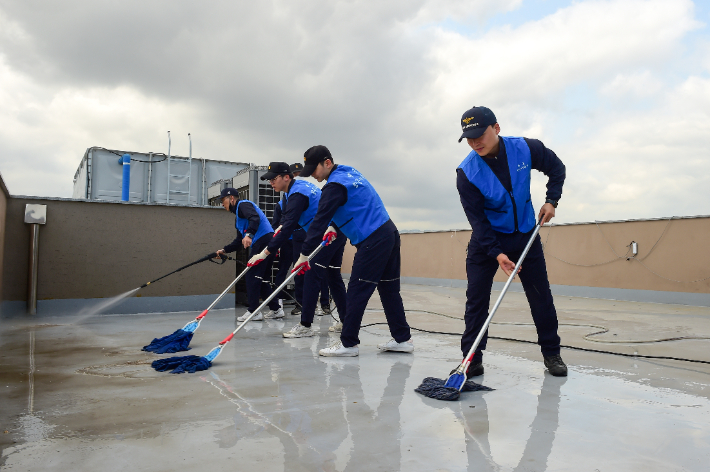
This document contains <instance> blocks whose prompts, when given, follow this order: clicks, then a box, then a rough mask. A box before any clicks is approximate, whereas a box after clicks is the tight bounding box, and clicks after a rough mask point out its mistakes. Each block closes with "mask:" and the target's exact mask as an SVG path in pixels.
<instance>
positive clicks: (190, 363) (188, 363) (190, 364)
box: [151, 346, 223, 374]
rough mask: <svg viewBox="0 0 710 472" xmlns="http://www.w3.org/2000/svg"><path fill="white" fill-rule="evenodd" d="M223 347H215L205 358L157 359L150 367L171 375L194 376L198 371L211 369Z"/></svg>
mask: <svg viewBox="0 0 710 472" xmlns="http://www.w3.org/2000/svg"><path fill="white" fill-rule="evenodd" d="M222 347H223V346H217V347H216V348H214V349H212V350H211V351H210V352H209V353H208V354H207V355H206V356H204V357H200V356H182V357H168V358H167V359H158V360H157V361H153V363H152V364H151V366H152V367H153V368H154V369H155V370H157V371H158V372H165V371H168V370H169V371H170V373H171V374H183V373H185V372H187V373H190V374H194V373H195V372H197V371H200V370H207V369H209V368H210V367H212V361H213V360H214V359H215V357H217V356H218V355H219V353H220V352H221V351H222Z"/></svg>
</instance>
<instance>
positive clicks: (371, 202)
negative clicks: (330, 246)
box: [328, 165, 390, 245]
mask: <svg viewBox="0 0 710 472" xmlns="http://www.w3.org/2000/svg"><path fill="white" fill-rule="evenodd" d="M331 182H335V183H338V184H341V185H343V186H344V187H345V188H346V189H347V191H348V201H347V202H345V205H343V206H341V207H340V208H338V211H336V212H335V216H333V223H335V224H336V225H338V228H340V230H341V231H342V232H343V234H345V236H347V237H348V238H349V239H350V242H351V243H352V244H354V245H357V244H360V243H361V242H362V241H364V240H365V239H366V238H367V237H368V236H370V235H371V234H372V233H374V232H375V230H376V229H378V228H379V227H380V226H382V225H383V224H385V223H387V221H389V219H390V216H389V214H387V210H385V205H384V204H383V203H382V199H380V196H379V195H377V192H375V189H374V188H372V185H371V184H370V182H368V181H367V180H366V179H365V177H363V176H362V174H361V173H360V172H358V171H357V170H355V169H353V168H352V167H349V166H343V165H338V166H337V167H336V168H335V169H333V171H332V172H331V173H330V175H329V176H328V183H331Z"/></svg>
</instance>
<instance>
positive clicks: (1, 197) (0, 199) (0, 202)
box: [0, 175, 10, 303]
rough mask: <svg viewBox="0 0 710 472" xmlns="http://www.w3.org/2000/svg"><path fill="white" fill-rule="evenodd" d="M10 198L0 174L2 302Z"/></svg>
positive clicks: (0, 298) (1, 297) (0, 277)
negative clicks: (6, 226) (6, 218)
mask: <svg viewBox="0 0 710 472" xmlns="http://www.w3.org/2000/svg"><path fill="white" fill-rule="evenodd" d="M9 198H10V192H8V190H7V187H6V186H5V182H4V181H3V179H2V176H1V175H0V303H2V301H3V300H4V295H3V291H2V282H3V271H2V267H3V260H4V257H3V256H4V251H3V250H2V248H3V247H4V245H5V213H6V211H7V201H8V199H9Z"/></svg>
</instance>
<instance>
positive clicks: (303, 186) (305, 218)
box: [281, 180, 320, 231]
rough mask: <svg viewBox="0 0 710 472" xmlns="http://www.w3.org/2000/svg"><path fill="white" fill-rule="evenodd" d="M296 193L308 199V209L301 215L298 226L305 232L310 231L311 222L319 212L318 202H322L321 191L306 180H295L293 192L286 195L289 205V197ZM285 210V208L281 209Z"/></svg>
mask: <svg viewBox="0 0 710 472" xmlns="http://www.w3.org/2000/svg"><path fill="white" fill-rule="evenodd" d="M294 193H300V194H301V195H305V196H306V197H308V208H306V211H304V212H303V213H301V217H300V218H299V219H298V226H300V227H301V228H303V230H304V231H308V227H309V226H311V221H313V218H314V217H315V216H316V213H317V212H318V202H320V189H319V188H318V187H316V186H315V185H313V184H312V183H310V182H306V181H305V180H294V181H293V185H292V186H291V190H289V192H288V193H287V194H286V202H287V204H288V197H290V196H291V195H293V194H294ZM281 208H283V207H281Z"/></svg>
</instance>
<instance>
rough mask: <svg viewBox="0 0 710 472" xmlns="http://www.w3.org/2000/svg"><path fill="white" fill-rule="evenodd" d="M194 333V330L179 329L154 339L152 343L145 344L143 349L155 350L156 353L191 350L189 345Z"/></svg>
mask: <svg viewBox="0 0 710 472" xmlns="http://www.w3.org/2000/svg"><path fill="white" fill-rule="evenodd" d="M193 334H194V333H192V332H188V331H185V330H183V329H178V330H177V331H175V332H174V333H173V334H170V335H168V336H163V337H162V338H155V339H153V341H152V342H151V343H150V344H148V345H147V346H143V351H148V352H154V353H156V354H166V353H173V352H179V351H189V350H190V348H189V347H187V346H189V345H190V341H192V336H193Z"/></svg>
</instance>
